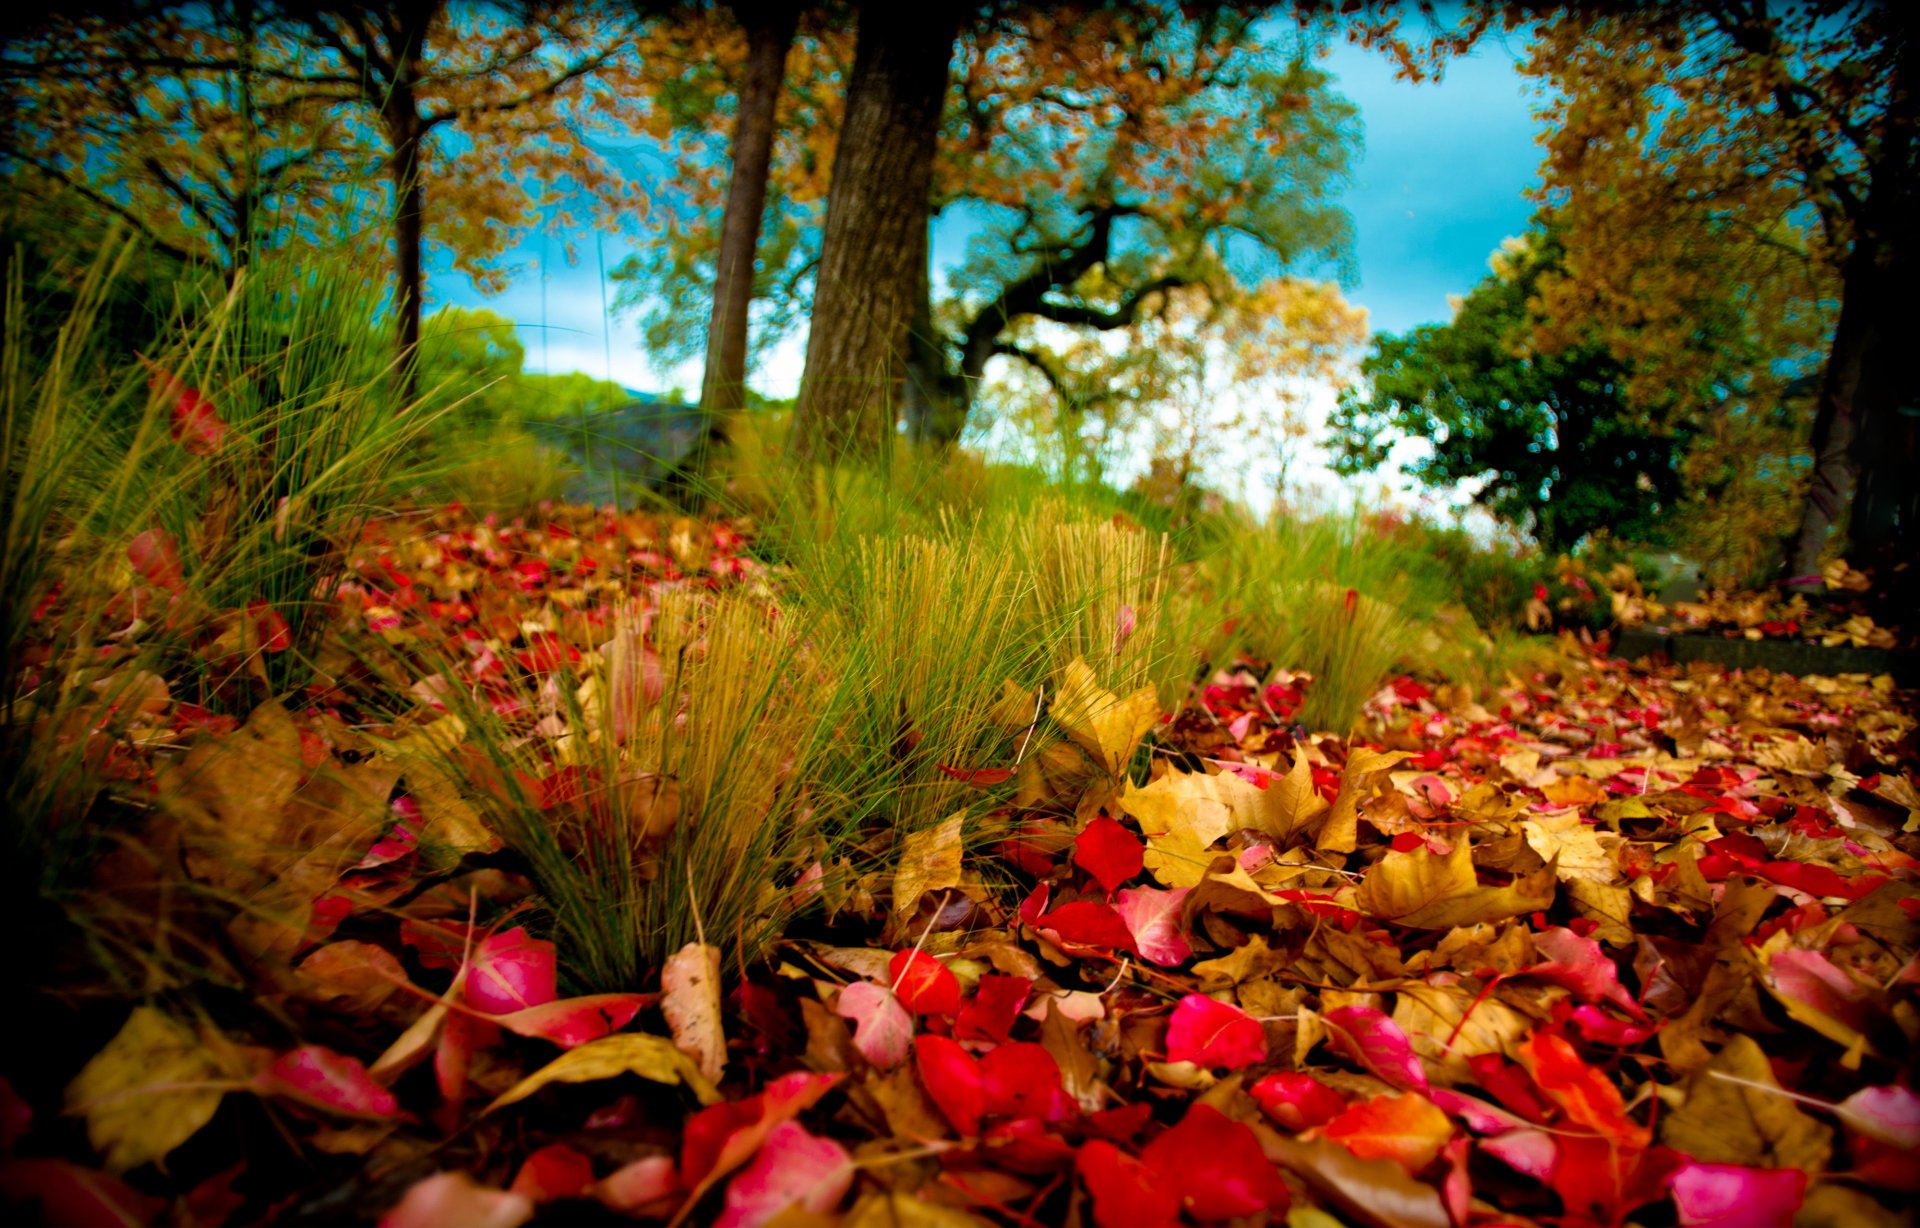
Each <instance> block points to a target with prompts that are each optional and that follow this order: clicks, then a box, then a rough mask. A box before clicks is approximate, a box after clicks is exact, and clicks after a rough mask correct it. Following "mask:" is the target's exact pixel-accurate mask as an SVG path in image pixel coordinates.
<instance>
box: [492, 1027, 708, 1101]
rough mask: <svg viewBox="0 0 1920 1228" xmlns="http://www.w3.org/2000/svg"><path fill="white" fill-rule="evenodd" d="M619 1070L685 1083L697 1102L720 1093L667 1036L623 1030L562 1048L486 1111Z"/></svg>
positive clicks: (652, 1078) (667, 1082)
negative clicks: (555, 1085) (551, 1087)
mask: <svg viewBox="0 0 1920 1228" xmlns="http://www.w3.org/2000/svg"><path fill="white" fill-rule="evenodd" d="M623 1074H633V1075H639V1076H640V1077H641V1078H643V1079H649V1080H651V1081H653V1082H655V1083H665V1084H668V1085H674V1084H679V1083H685V1084H686V1085H687V1086H688V1087H689V1088H691V1089H692V1091H693V1094H694V1095H695V1096H697V1097H698V1098H699V1100H700V1103H702V1104H714V1103H716V1102H717V1101H718V1100H719V1098H720V1093H719V1092H718V1091H716V1090H715V1089H714V1087H713V1085H712V1084H711V1083H710V1082H708V1080H707V1078H706V1076H705V1075H703V1074H701V1073H700V1068H699V1067H698V1066H696V1065H695V1064H694V1063H693V1061H692V1059H690V1058H689V1057H688V1056H687V1055H686V1054H684V1053H682V1052H681V1051H680V1049H679V1048H678V1047H677V1046H676V1045H675V1044H674V1043H673V1042H672V1041H670V1040H668V1039H667V1038H666V1037H664V1036H650V1035H648V1034H646V1033H644V1032H623V1033H621V1034H620V1035H618V1036H608V1037H604V1038H602V1039H600V1040H595V1041H590V1042H588V1043H586V1044H583V1045H580V1046H578V1047H577V1048H573V1049H569V1050H567V1051H566V1052H565V1053H563V1054H561V1055H560V1056H559V1057H557V1058H555V1059H553V1060H552V1061H551V1062H548V1063H547V1064H546V1065H545V1066H542V1067H541V1068H540V1069H538V1070H536V1071H534V1072H533V1073H532V1074H530V1075H528V1076H527V1077H526V1078H524V1079H522V1080H520V1081H519V1082H518V1083H516V1084H514V1085H513V1086H512V1087H511V1088H509V1089H508V1090H507V1091H506V1092H505V1093H504V1094H503V1095H501V1096H500V1098H499V1099H497V1100H495V1101H494V1102H493V1103H492V1104H490V1105H488V1106H487V1107H486V1110H485V1111H486V1112H489V1113H491V1112H493V1111H494V1110H495V1109H500V1108H505V1107H506V1106H507V1105H509V1104H513V1103H515V1102H517V1101H521V1100H525V1099H526V1098H527V1097H528V1096H531V1095H533V1093H535V1092H537V1091H539V1090H540V1089H541V1088H543V1087H545V1086H547V1085H548V1084H550V1083H594V1082H598V1081H599V1080H601V1079H611V1078H614V1077H616V1076H618V1075H623Z"/></svg>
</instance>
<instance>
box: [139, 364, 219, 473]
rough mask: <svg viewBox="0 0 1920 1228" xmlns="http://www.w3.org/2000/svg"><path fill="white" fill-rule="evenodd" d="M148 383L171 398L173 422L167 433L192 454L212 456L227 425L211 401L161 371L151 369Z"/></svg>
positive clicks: (196, 390) (217, 448)
mask: <svg viewBox="0 0 1920 1228" xmlns="http://www.w3.org/2000/svg"><path fill="white" fill-rule="evenodd" d="M147 386H148V387H149V388H151V389H153V390H154V391H155V392H157V393H159V394H160V395H161V396H163V397H172V398H173V423H172V425H171V426H170V427H169V428H168V432H167V433H168V434H170V435H171V436H172V437H173V440H174V442H175V443H177V444H179V445H180V446H181V447H183V448H185V449H186V450H187V451H188V452H190V453H192V454H193V455H195V456H211V455H212V454H213V453H215V452H218V451H219V450H220V444H221V441H222V440H224V439H225V438H226V435H227V424H226V423H224V422H222V421H221V420H220V414H219V412H218V411H216V410H215V409H214V407H213V402H212V401H209V400H208V399H207V398H206V397H204V396H202V395H201V394H200V390H199V389H197V388H189V387H187V385H186V384H184V383H182V382H181V381H180V380H179V379H178V378H176V377H175V376H173V375H171V374H169V373H167V372H165V371H160V370H156V371H155V372H154V374H153V377H152V378H151V379H149V380H148V381H147Z"/></svg>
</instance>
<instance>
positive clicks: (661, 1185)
mask: <svg viewBox="0 0 1920 1228" xmlns="http://www.w3.org/2000/svg"><path fill="white" fill-rule="evenodd" d="M717 1107H720V1108H729V1107H731V1106H729V1105H720V1106H717ZM685 1192H686V1189H685V1187H684V1186H682V1185H681V1184H680V1169H679V1166H678V1165H676V1164H675V1163H674V1162H673V1157H671V1156H644V1157H642V1158H640V1159H638V1160H635V1161H633V1162H632V1163H631V1164H624V1165H622V1166H620V1167H619V1168H616V1169H614V1170H613V1171H612V1172H610V1173H608V1174H607V1175H606V1176H604V1177H602V1178H601V1179H600V1180H598V1181H596V1182H594V1183H593V1186H592V1187H591V1188H590V1189H589V1190H588V1191H587V1193H589V1194H591V1195H592V1196H593V1197H594V1198H596V1199H598V1200H599V1202H600V1205H602V1206H604V1207H608V1208H610V1209H612V1210H615V1211H618V1212H620V1213H621V1214H622V1215H631V1216H634V1217H635V1218H639V1217H642V1216H645V1217H648V1218H654V1219H664V1218H666V1217H667V1216H668V1215H669V1214H671V1213H672V1208H673V1205H674V1204H677V1203H678V1201H679V1198H680V1195H682V1194H683V1193H685Z"/></svg>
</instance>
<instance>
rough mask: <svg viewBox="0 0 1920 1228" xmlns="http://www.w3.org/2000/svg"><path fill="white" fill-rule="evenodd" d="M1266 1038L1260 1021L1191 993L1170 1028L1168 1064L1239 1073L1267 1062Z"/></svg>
mask: <svg viewBox="0 0 1920 1228" xmlns="http://www.w3.org/2000/svg"><path fill="white" fill-rule="evenodd" d="M1266 1056H1267V1036H1266V1032H1265V1030H1264V1029H1262V1028H1261V1026H1260V1021H1259V1020H1257V1019H1255V1018H1254V1017H1253V1016H1251V1015H1249V1014H1247V1013H1246V1012H1245V1011H1243V1010H1241V1009H1240V1008H1239V1007H1237V1006H1229V1005H1227V1004H1226V1003H1225V1002H1216V1001H1215V1000H1213V999H1212V998H1209V997H1207V996H1206V995H1205V994H1197V993H1190V994H1188V995H1187V996H1186V997H1184V998H1182V999H1180V1002H1179V1005H1177V1006H1175V1007H1174V1008H1173V1019H1172V1021H1171V1022H1170V1023H1169V1024H1168V1025H1167V1060H1168V1061H1170V1062H1192V1063H1194V1064H1195V1065H1196V1066H1204V1067H1208V1068H1212V1067H1215V1066H1225V1067H1226V1068H1227V1069H1229V1070H1238V1069H1240V1068H1241V1067H1242V1066H1251V1065H1253V1064H1254V1063H1255V1062H1259V1061H1264V1060H1265V1059H1266Z"/></svg>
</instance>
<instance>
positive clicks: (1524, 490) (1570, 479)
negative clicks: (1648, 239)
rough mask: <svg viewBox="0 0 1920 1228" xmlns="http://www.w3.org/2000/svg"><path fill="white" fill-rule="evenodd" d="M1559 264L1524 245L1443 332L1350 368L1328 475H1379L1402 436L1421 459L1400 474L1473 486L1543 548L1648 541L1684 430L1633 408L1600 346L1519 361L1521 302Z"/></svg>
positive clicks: (1538, 241)
mask: <svg viewBox="0 0 1920 1228" xmlns="http://www.w3.org/2000/svg"><path fill="white" fill-rule="evenodd" d="M1557 259H1558V248H1557V247H1556V245H1555V244H1554V243H1553V241H1552V240H1551V239H1550V238H1534V239H1530V240H1529V241H1528V242H1527V243H1525V244H1524V245H1519V246H1518V247H1517V248H1516V249H1515V250H1512V251H1510V252H1508V253H1506V256H1505V258H1504V259H1500V258H1496V262H1495V269H1496V271H1495V273H1494V274H1493V275H1492V276H1490V277H1488V278H1486V279H1485V280H1483V281H1482V282H1481V283H1480V284H1479V285H1478V286H1476V287H1475V288H1474V290H1473V292H1472V293H1471V294H1469V295H1468V296H1467V297H1466V299H1465V300H1464V301H1462V302H1461V303H1460V305H1459V308H1458V310H1457V312H1456V313H1455V317H1454V320H1453V322H1452V323H1450V324H1444V325H1424V326H1422V327H1419V328H1416V329H1413V330H1411V331H1410V332H1407V333H1405V334H1402V335H1400V336H1397V337H1396V336H1391V335H1382V336H1381V337H1379V338H1378V339H1377V340H1376V342H1375V349H1374V353H1373V354H1372V355H1370V356H1369V357H1368V358H1366V359H1365V360H1364V361H1363V362H1362V363H1361V375H1362V377H1363V378H1364V380H1365V381H1366V383H1367V388H1366V389H1365V390H1364V391H1358V390H1356V391H1350V392H1348V393H1346V394H1345V395H1343V396H1342V398H1341V400H1340V404H1339V407H1338V409H1337V410H1336V411H1335V412H1334V414H1333V418H1332V426H1333V430H1334V433H1335V439H1334V442H1335V444H1336V446H1337V447H1338V449H1339V455H1338V457H1337V458H1336V468H1337V469H1338V470H1339V471H1340V472H1342V473H1347V474H1353V473H1360V472H1365V471H1368V470H1371V469H1374V468H1377V467H1378V466H1379V465H1380V464H1382V463H1383V462H1384V461H1385V460H1386V458H1387V453H1388V450H1389V448H1390V446H1391V444H1392V442H1393V440H1394V438H1395V437H1396V436H1399V435H1406V436H1412V437H1414V438H1417V439H1422V440H1426V441H1428V442H1429V443H1430V444H1431V445H1432V449H1431V452H1430V454H1429V455H1427V456H1425V457H1423V458H1421V459H1418V460H1415V461H1413V462H1411V463H1409V464H1408V465H1407V466H1406V468H1407V471H1408V472H1409V473H1410V474H1412V475H1413V476H1414V477H1417V478H1419V479H1420V480H1421V481H1423V482H1427V483H1430V484H1433V485H1450V484H1453V483H1456V482H1468V481H1473V480H1476V479H1483V484H1482V486H1481V487H1480V489H1479V490H1478V491H1477V492H1476V494H1475V496H1474V498H1475V501H1476V502H1478V503H1480V504H1481V505H1482V506H1484V507H1486V508H1487V509H1488V510H1489V511H1491V512H1492V513H1493V514H1494V515H1495V516H1498V517H1499V518H1500V519H1502V520H1504V521H1506V522H1507V523H1509V524H1512V525H1515V526H1518V527H1520V528H1522V529H1525V530H1526V531H1528V532H1530V533H1531V534H1532V535H1533V536H1534V537H1535V539H1536V540H1538V541H1539V542H1540V543H1541V544H1542V545H1543V546H1546V547H1547V548H1549V549H1552V550H1565V549H1569V548H1571V547H1572V546H1574V545H1575V544H1577V543H1578V542H1579V541H1580V540H1581V539H1582V538H1584V537H1585V536H1587V535H1588V534H1589V533H1591V532H1593V531H1594V530H1596V529H1599V528H1602V527H1610V528H1611V529H1612V530H1613V531H1614V532H1615V533H1617V534H1620V535H1624V536H1628V537H1632V538H1636V539H1639V540H1646V541H1655V540H1659V539H1660V537H1661V535H1662V534H1663V533H1664V532H1665V530H1666V528H1667V525H1668V522H1669V520H1670V518H1671V516H1672V514H1673V512H1674V509H1675V507H1676V506H1677V504H1678V501H1679V498H1680V494H1681V486H1682V484H1681V474H1680V460H1681V457H1682V455H1683V453H1684V450H1685V443H1686V440H1687V438H1688V436H1689V435H1690V434H1691V430H1690V428H1688V427H1687V426H1685V425H1684V424H1680V425H1677V426H1670V425H1667V424H1663V423H1662V422H1661V415H1660V414H1659V412H1657V408H1656V410H1655V411H1653V412H1649V411H1648V410H1646V409H1644V408H1642V407H1637V406H1635V405H1634V404H1632V403H1631V402H1630V401H1629V399H1628V397H1627V389H1626V380H1627V377H1628V374H1629V372H1628V370H1627V368H1626V367H1625V366H1624V365H1623V364H1622V363H1621V362H1620V361H1619V360H1617V359H1615V358H1613V357H1612V356H1611V355H1610V354H1608V353H1607V352H1606V351H1605V350H1604V349H1602V348H1601V347H1599V346H1597V345H1583V346H1579V347H1575V348H1571V349H1568V350H1565V351H1562V352H1560V353H1555V354H1544V353H1537V352H1532V351H1530V350H1529V349H1528V348H1527V342H1528V340H1529V338H1530V335H1531V333H1530V330H1531V327H1532V323H1531V317H1530V308H1529V306H1528V303H1529V300H1530V298H1531V296H1532V295H1533V293H1534V287H1535V285H1536V283H1537V281H1538V279H1539V278H1540V276H1541V275H1542V274H1543V273H1544V272H1546V271H1548V270H1550V269H1552V268H1553V267H1554V265H1555V262H1556V260H1557Z"/></svg>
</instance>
